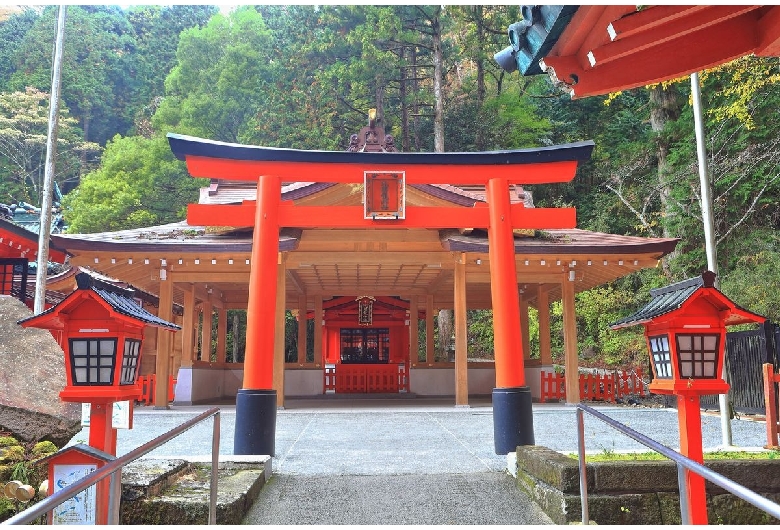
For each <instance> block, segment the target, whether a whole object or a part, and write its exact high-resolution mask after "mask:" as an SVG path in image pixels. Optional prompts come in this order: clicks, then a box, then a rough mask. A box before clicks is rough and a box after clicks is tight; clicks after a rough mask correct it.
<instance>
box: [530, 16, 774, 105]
mask: <svg viewBox="0 0 780 530" xmlns="http://www.w3.org/2000/svg"><path fill="white" fill-rule="evenodd" d="M724 35H728V38H724ZM758 38H759V37H758V34H757V32H756V24H755V15H754V14H753V13H745V14H743V15H741V16H738V17H734V18H729V19H726V20H724V21H723V22H721V23H719V24H715V25H713V26H710V27H709V28H707V29H704V30H699V31H696V32H694V33H691V34H688V35H685V36H684V37H681V38H677V39H673V40H670V41H667V42H663V43H661V44H659V45H658V46H653V47H651V48H646V49H643V50H640V51H639V52H637V53H632V54H630V55H628V56H625V57H623V58H622V59H618V60H615V61H612V62H609V63H607V64H605V65H604V66H603V67H599V66H598V65H596V67H594V68H590V69H585V68H583V67H582V66H581V65H580V64H579V62H578V59H577V58H576V57H574V56H563V57H553V56H548V57H546V58H545V59H544V64H545V66H546V67H551V68H552V69H553V70H554V72H555V77H557V78H558V79H560V80H561V81H563V82H565V83H567V84H569V85H571V93H572V97H574V98H581V97H586V96H596V95H603V94H608V93H610V92H617V91H620V90H628V89H631V88H636V87H640V86H645V85H649V84H653V83H659V82H662V81H666V80H669V79H676V78H678V77H683V76H687V75H690V74H691V73H693V72H697V71H701V70H706V69H708V68H712V67H715V66H718V65H720V64H723V63H727V62H729V61H731V60H733V59H736V58H738V57H741V56H743V55H747V54H749V53H752V52H753V50H754V49H756V47H757V46H758V44H759V42H758ZM680 50H686V53H684V54H681V53H679V51H680ZM669 57H675V60H674V61H670V60H669Z"/></svg>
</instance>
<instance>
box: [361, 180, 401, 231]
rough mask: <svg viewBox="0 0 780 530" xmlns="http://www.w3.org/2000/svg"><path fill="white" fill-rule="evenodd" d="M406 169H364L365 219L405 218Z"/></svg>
mask: <svg viewBox="0 0 780 530" xmlns="http://www.w3.org/2000/svg"><path fill="white" fill-rule="evenodd" d="M405 179H406V172H405V171H364V172H363V204H364V205H365V219H404V218H405V215H406V208H405V206H406V193H405V186H406V184H405Z"/></svg>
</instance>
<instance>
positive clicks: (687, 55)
mask: <svg viewBox="0 0 780 530" xmlns="http://www.w3.org/2000/svg"><path fill="white" fill-rule="evenodd" d="M524 7H527V8H533V9H529V10H527V11H526V10H524V12H523V15H524V24H521V26H520V27H519V28H518V27H516V26H515V25H514V24H513V26H515V30H514V35H513V34H512V33H513V26H510V41H512V46H511V47H510V48H512V49H513V51H514V56H515V57H521V61H519V63H518V66H520V68H519V69H520V70H521V73H522V74H523V75H532V74H538V73H541V72H544V71H546V72H547V73H549V74H550V76H551V77H552V78H553V80H554V81H557V82H559V83H561V84H563V85H564V86H566V87H567V89H568V91H569V93H570V94H571V96H572V98H581V97H588V96H595V95H601V94H608V93H611V92H618V91H620V90H628V89H631V88H636V87H640V86H644V85H649V84H653V83H660V82H663V81H668V80H671V79H677V78H681V77H685V76H688V75H690V74H692V73H694V72H699V71H702V70H706V69H708V68H713V67H715V66H718V65H721V64H723V63H726V62H728V61H731V60H734V59H736V58H738V57H742V56H744V55H750V54H755V55H757V56H759V57H775V56H777V55H780V7H777V6H772V5H720V4H716V5H642V6H637V5H583V6H566V8H567V9H566V10H559V11H555V10H549V11H550V12H549V13H546V12H545V11H544V8H545V7H547V6H524ZM550 7H560V6H550ZM572 11H573V13H572ZM558 17H560V20H558ZM551 27H555V28H556V29H555V31H552V32H550V33H548V31H549V29H550V28H551ZM526 28H528V29H526ZM531 28H532V29H531ZM525 57H532V58H533V60H532V61H531V63H530V64H528V65H526V64H524V58H525ZM521 63H522V64H521Z"/></svg>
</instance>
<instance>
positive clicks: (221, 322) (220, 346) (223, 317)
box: [217, 307, 227, 363]
mask: <svg viewBox="0 0 780 530" xmlns="http://www.w3.org/2000/svg"><path fill="white" fill-rule="evenodd" d="M226 361H227V310H226V309H224V308H223V307H219V308H218V309H217V362H218V363H224V362H226Z"/></svg>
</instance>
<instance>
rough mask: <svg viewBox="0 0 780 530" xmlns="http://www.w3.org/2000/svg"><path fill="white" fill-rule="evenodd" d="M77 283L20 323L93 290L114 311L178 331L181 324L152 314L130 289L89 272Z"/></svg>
mask: <svg viewBox="0 0 780 530" xmlns="http://www.w3.org/2000/svg"><path fill="white" fill-rule="evenodd" d="M76 284H77V285H78V289H76V290H74V291H73V292H72V293H70V294H69V295H68V296H67V297H65V299H63V300H62V301H61V302H60V303H59V304H57V305H54V306H52V307H50V308H49V309H47V310H46V311H43V312H41V313H39V314H37V315H33V316H31V317H28V318H24V319H22V320H19V321H18V323H19V324H21V323H22V322H26V321H28V320H33V319H37V318H40V317H41V316H43V315H50V314H52V313H54V312H55V311H56V310H57V308H58V307H59V306H60V304H63V303H65V302H66V301H67V300H68V299H69V298H70V297H71V296H75V295H76V294H77V293H78V292H79V291H85V290H91V291H92V292H94V293H95V294H96V295H97V296H99V297H100V298H102V299H103V300H104V301H105V302H106V303H107V304H108V305H109V306H110V307H111V309H113V310H114V311H116V312H117V313H119V314H121V315H125V316H128V317H130V318H133V319H135V320H138V321H140V322H143V323H144V324H149V325H152V326H155V327H159V328H165V329H168V330H171V331H178V330H180V329H181V326H178V325H176V324H174V323H172V322H168V321H167V320H163V319H161V318H159V317H158V316H156V315H153V314H151V313H150V312H149V311H147V310H146V309H144V308H143V307H141V306H140V305H139V304H138V302H136V301H135V300H134V299H133V292H132V291H131V290H128V289H122V288H121V287H116V286H114V285H111V284H108V283H105V282H101V281H100V280H98V279H96V278H94V277H92V276H90V275H89V274H87V273H83V272H82V273H79V274H77V275H76Z"/></svg>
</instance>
